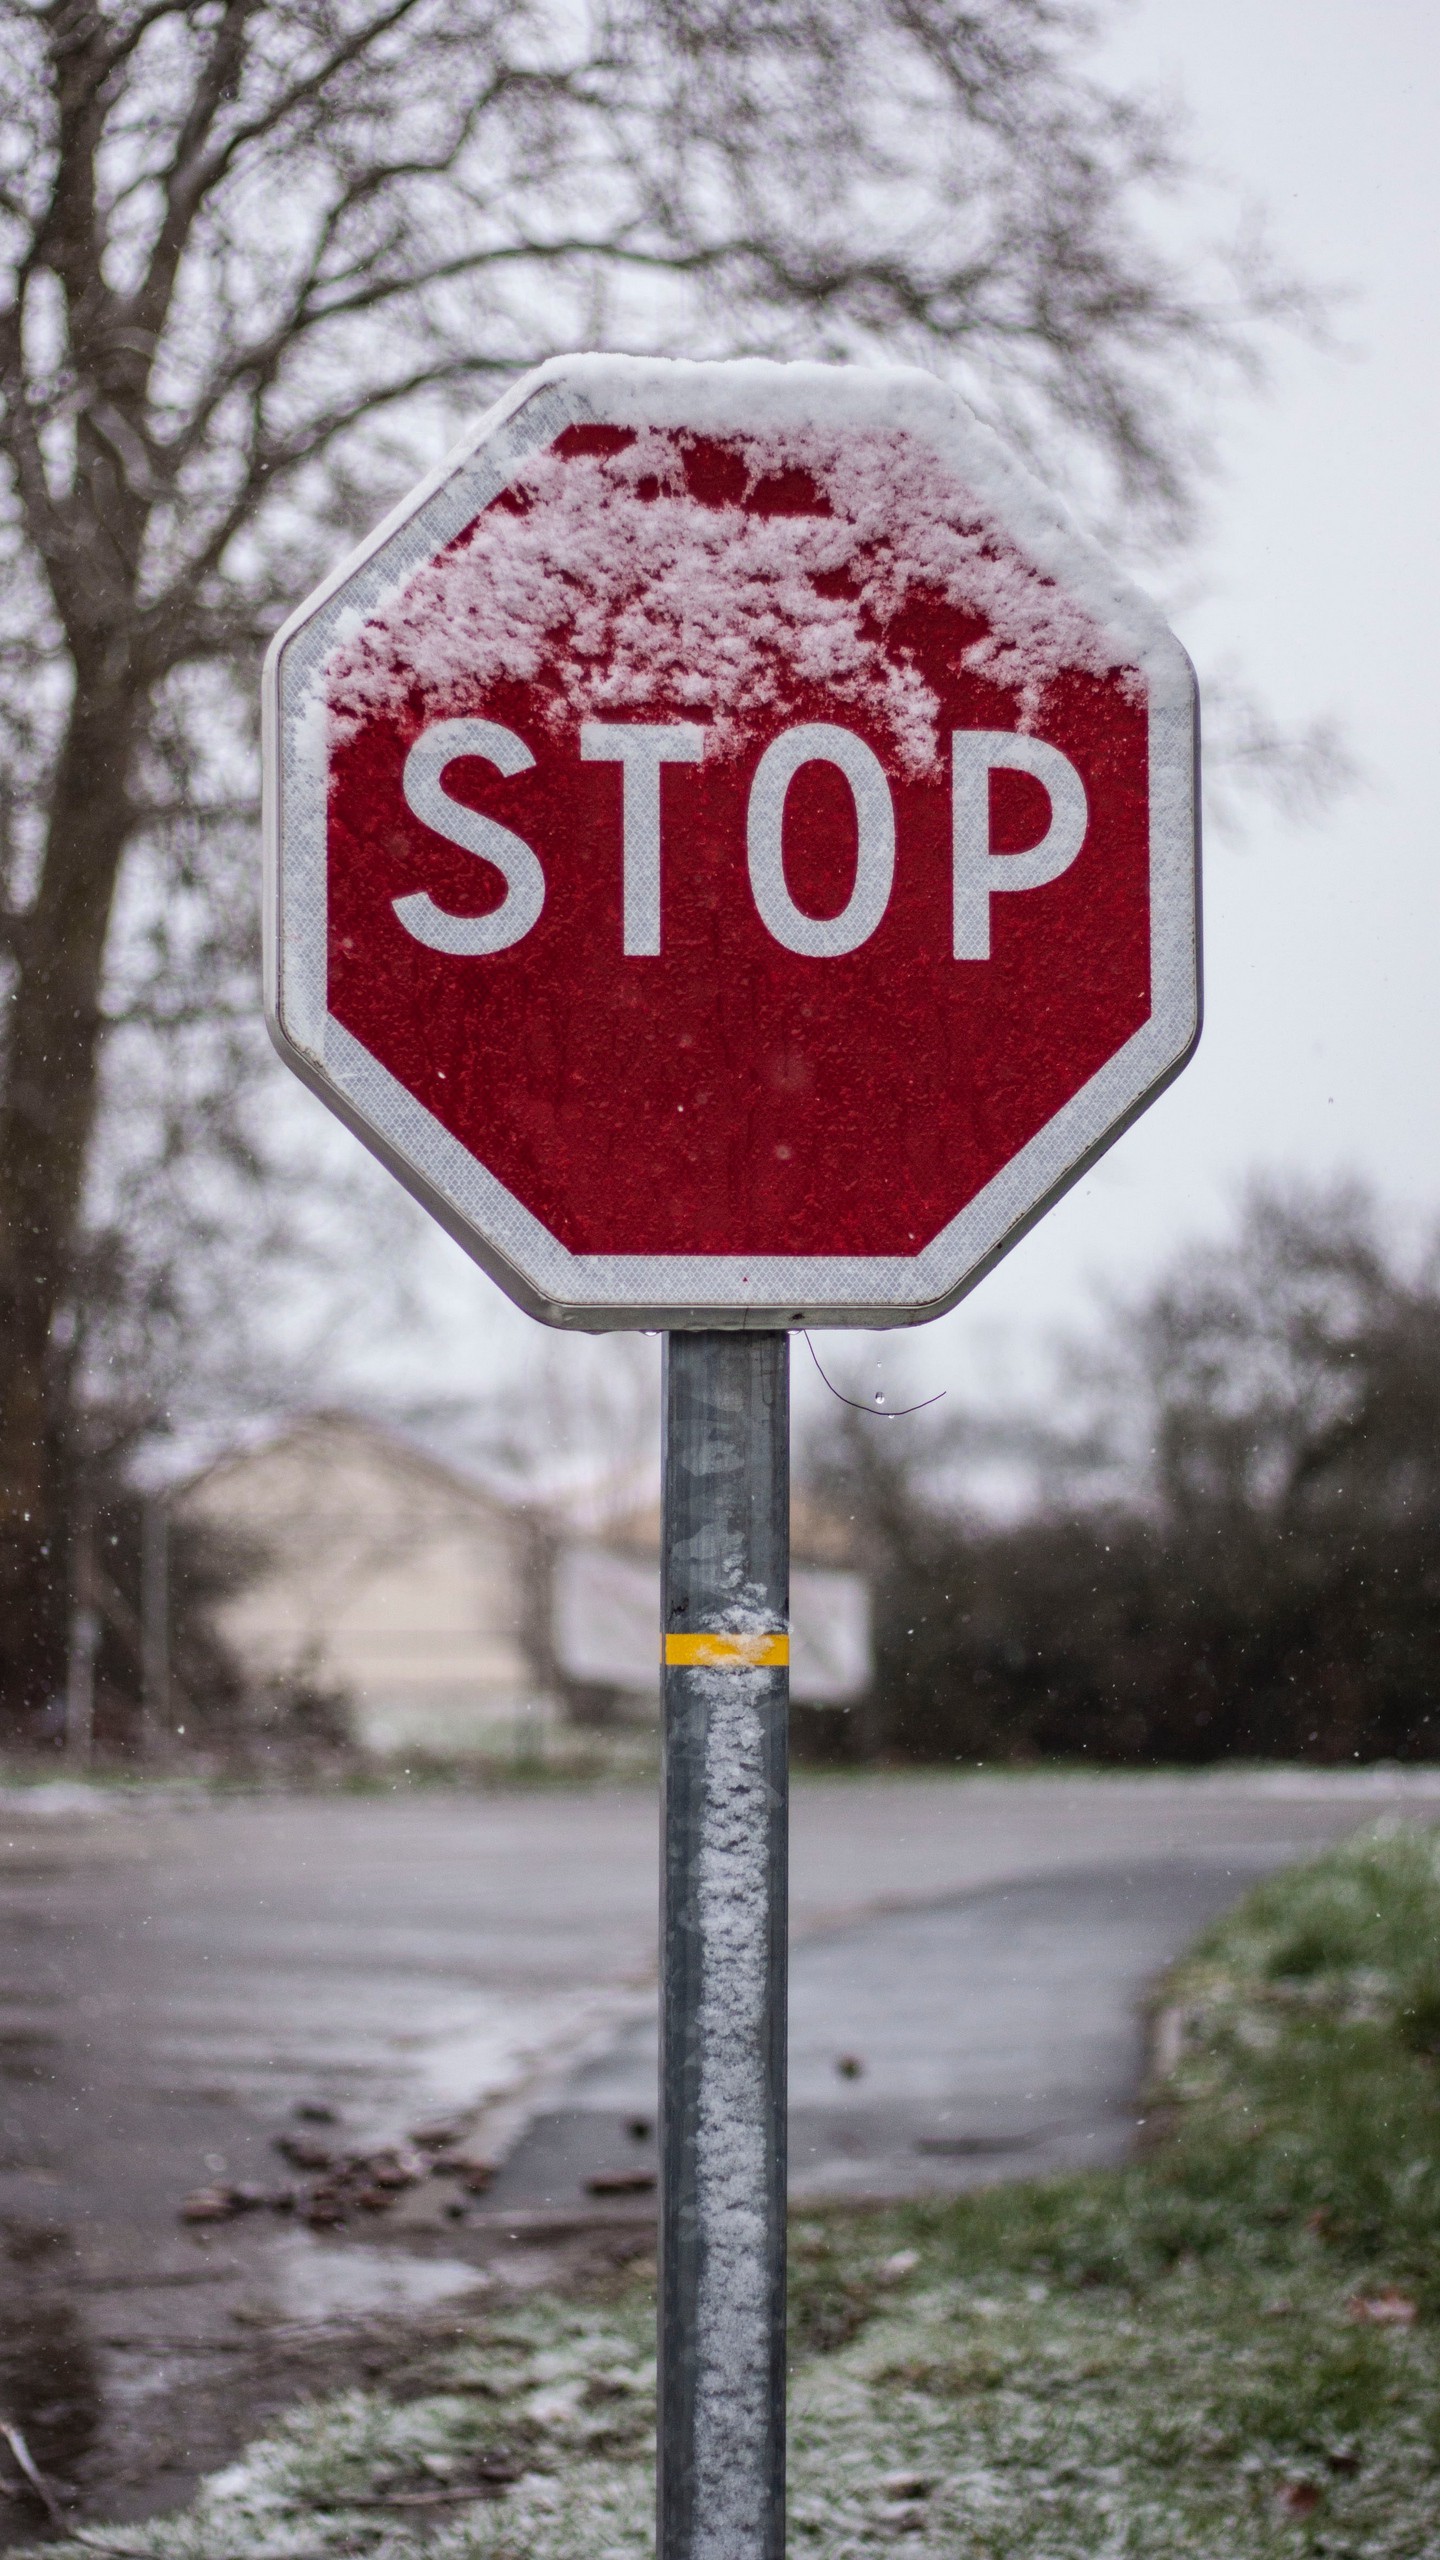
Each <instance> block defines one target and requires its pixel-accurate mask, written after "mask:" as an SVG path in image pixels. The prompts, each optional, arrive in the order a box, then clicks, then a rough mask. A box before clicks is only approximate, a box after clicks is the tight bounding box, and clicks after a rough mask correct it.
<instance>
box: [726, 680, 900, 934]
mask: <svg viewBox="0 0 1440 2560" xmlns="http://www.w3.org/2000/svg"><path fill="white" fill-rule="evenodd" d="M802 764H833V765H835V766H837V767H838V768H839V770H840V772H841V773H843V774H844V776H845V779H846V781H847V782H848V783H849V785H850V792H851V797H852V798H853V800H854V802H855V829H856V845H855V886H854V888H853V889H852V890H851V892H850V896H849V899H848V900H847V902H846V904H845V905H844V906H843V907H842V908H841V910H840V913H839V915H838V916H807V915H806V914H805V912H804V910H803V908H801V907H797V906H796V904H795V901H794V899H793V898H792V897H791V895H790V890H789V885H788V883H787V881H786V878H785V798H786V794H787V792H788V791H789V789H790V785H791V783H792V781H793V780H794V778H795V775H796V774H797V773H798V772H799V770H800V767H801V766H802ZM746 844H747V850H748V853H749V860H750V888H751V892H752V894H753V896H754V899H755V905H756V909H757V911H758V913H759V917H760V921H761V923H762V924H763V925H764V926H765V928H766V931H767V932H769V933H772V934H773V935H774V937H775V940H776V941H777V942H778V943H780V944H782V945H783V947H784V949H785V950H786V951H798V952H799V953H800V955H801V957H802V959H806V960H837V959H838V958H839V957H840V955H841V953H842V952H846V951H858V950H859V948H860V945H861V943H862V942H868V941H869V939H870V936H871V934H872V933H873V932H874V930H875V928H876V926H877V925H878V923H879V922H880V919H881V917H882V916H883V915H884V913H885V910H886V908H887V907H888V905H889V904H890V891H891V887H892V885H893V883H894V879H895V804H894V802H893V800H892V799H891V797H890V785H889V783H888V782H887V781H886V779H885V768H884V766H883V765H882V764H881V762H880V759H879V757H878V756H877V755H876V753H875V751H874V749H873V748H872V747H867V746H866V744H865V741H864V739H863V738H857V737H856V735H855V733H854V731H853V729H837V728H835V727H834V726H833V725H832V724H831V723H830V722H829V721H827V720H813V721H807V722H804V723H802V724H801V726H800V727H798V728H795V729H782V730H781V732H780V735H779V737H778V738H775V739H773V740H772V741H771V743H770V745H769V746H768V747H767V748H766V750H765V753H764V754H763V756H762V757H761V759H760V762H759V764H758V765H757V766H756V768H755V779H754V781H753V782H752V783H751V785H750V809H749V815H748V818H747V820H746Z"/></svg>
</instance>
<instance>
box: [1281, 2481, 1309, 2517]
mask: <svg viewBox="0 0 1440 2560" xmlns="http://www.w3.org/2000/svg"><path fill="white" fill-rule="evenodd" d="M1275 2495H1276V2498H1277V2500H1278V2501H1279V2504H1280V2505H1281V2506H1282V2507H1283V2508H1284V2510H1285V2513H1286V2514H1287V2516H1313V2514H1314V2513H1315V2510H1316V2508H1317V2507H1318V2506H1319V2504H1320V2492H1319V2490H1318V2489H1317V2488H1316V2486H1315V2483H1314V2481H1313V2480H1282V2481H1281V2483H1280V2486H1279V2488H1278V2489H1277V2490H1276V2492H1275Z"/></svg>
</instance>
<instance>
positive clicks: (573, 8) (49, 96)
mask: <svg viewBox="0 0 1440 2560" xmlns="http://www.w3.org/2000/svg"><path fill="white" fill-rule="evenodd" d="M0 28H3V67H0V99H3V118H4V128H3V139H0V420H3V423H0V436H3V454H4V464H5V470H4V485H3V498H0V570H3V593H4V602H3V605H0V724H3V731H4V776H3V786H0V862H3V880H0V944H3V952H4V971H5V983H6V989H7V1011H6V1022H5V1031H4V1052H3V1082H0V1339H3V1345H4V1349H3V1369H0V1626H3V1629H4V1636H3V1646H4V1659H3V1661H0V1698H4V1699H5V1700H8V1702H9V1708H8V1711H9V1713H10V1714H11V1715H12V1717H13V1716H14V1715H17V1714H19V1713H21V1712H22V1710H23V1707H24V1703H25V1701H27V1700H30V1699H33V1698H35V1697H36V1696H37V1695H43V1694H44V1693H45V1692H46V1691H47V1690H48V1689H49V1688H51V1687H52V1686H53V1684H54V1682H55V1679H56V1675H57V1661H58V1649H59V1646H60V1643H61V1622H62V1616H63V1590H64V1572H63V1564H62V1558H61V1548H62V1544H63V1524H64V1518H65V1502H66V1495H65V1485H66V1476H67V1469H68V1467H69V1465H70V1463H71V1451H72V1443H73V1431H72V1407H73V1399H74V1394H75V1380H76V1376H77V1358H76V1349H75V1346H76V1344H77V1341H79V1340H80V1339H81V1337H82V1336H83V1334H84V1329H85V1328H84V1325H83V1323H82V1320H81V1307H80V1301H81V1300H82V1299H83V1297H84V1292H85V1288H86V1286H87V1285H88V1283H87V1280H86V1276H85V1275H87V1274H93V1273H94V1271H95V1269H96V1267H97V1265H96V1253H95V1251H94V1249H93V1248H92V1241H91V1231H92V1229H93V1228H94V1227H95V1224H96V1220H97V1218H98V1219H99V1223H100V1226H101V1228H102V1229H103V1235H102V1239H101V1241H102V1245H103V1247H104V1249H103V1250H102V1251H101V1253H100V1262H101V1264H104V1262H105V1254H106V1252H108V1253H109V1256H110V1261H109V1270H110V1277H111V1284H112V1293H113V1291H114V1290H118V1291H119V1293H120V1295H121V1296H123V1294H124V1287H125V1285H127V1284H126V1283H125V1278H124V1272H123V1270H122V1269H121V1266H122V1265H123V1264H124V1262H125V1249H124V1247H123V1244H122V1245H121V1246H120V1247H119V1248H117V1245H116V1238H117V1236H120V1237H122V1238H123V1232H124V1223H125V1222H124V1216H123V1208H124V1203H123V1199H122V1202H121V1210H122V1214H121V1216H120V1218H119V1220H118V1222H117V1221H116V1220H114V1219H111V1220H110V1221H109V1222H108V1223H107V1222H106V1220H105V1219H104V1217H103V1215H101V1213H100V1212H99V1211H97V1210H96V1208H95V1204H94V1199H93V1195H92V1193H90V1192H87V1184H90V1185H92V1186H93V1184H94V1182H95V1180H96V1178H97V1177H96V1164H97V1154H96V1133H97V1120H98V1119H99V1116H100V1115H101V1113H102V1105H103V1103H104V1101H105V1096H106V1093H107V1083H106V1059H107V1054H108V1055H110V1056H111V1057H112V1058H113V1057H114V1055H115V1054H116V1046H117V1043H118V1044H121V1054H122V1055H124V1056H125V1057H126V1058H127V1059H128V1061H129V1065H128V1067H127V1075H129V1076H132V1077H133V1075H134V1073H135V1058H136V1050H135V1045H134V1044H135V1040H136V1038H137V1037H139V1036H141V1035H145V1034H148V1035H150V1036H151V1037H153V1039H154V1040H155V1041H156V1042H158V1043H159V1044H160V1047H159V1050H158V1051H157V1052H156V1054H157V1055H160V1054H163V1056H164V1058H165V1059H167V1060H168V1061H169V1062H170V1065H169V1069H167V1072H171V1073H172V1075H173V1078H174V1079H177V1080H178V1081H177V1082H175V1084H174V1088H173V1090H172V1092H171V1094H170V1097H169V1099H168V1100H167V1101H166V1103H165V1105H164V1110H170V1111H172V1112H173V1110H174V1109H175V1108H176V1107H177V1106H176V1105H175V1102H174V1093H175V1092H177V1091H178V1092H179V1093H180V1094H181V1095H182V1097H183V1096H184V1095H185V1094H186V1093H187V1092H188V1093H189V1095H190V1102H191V1103H192V1104H193V1105H195V1107H196V1108H198V1107H199V1105H200V1104H201V1103H203V1105H204V1107H205V1109H206V1110H210V1111H213V1110H214V1109H215V1108H216V1107H217V1104H223V1099H224V1095H225V1091H226V1080H227V1076H228V1077H229V1078H230V1081H231V1085H232V1087H233V1085H234V1080H235V1077H236V1074H237V1072H238V1069H237V1065H236V1061H237V1058H238V1055H239V1050H238V1049H237V1047H236V1045H235V1042H236V1040H238V1042H239V1045H240V1047H241V1048H243V1045H244V1039H245V1036H246V1035H245V1034H244V1033H243V1032H237V1033H236V1034H235V1039H233V1040H232V1039H231V1037H230V1028H231V1026H233V1025H234V1024H235V1023H236V1022H237V1021H238V1017H239V1010H240V1008H241V1004H242V990H245V989H246V987H247V978H246V972H247V968H248V955H247V952H246V949H245V938H246V934H245V929H244V928H235V929H231V930H227V931H220V932H217V930H216V916H217V914H219V915H220V916H221V919H222V922H225V921H226V920H227V918H228V917H231V916H233V909H232V910H225V908H224V900H223V897H218V899H212V884H218V886H219V888H220V889H222V890H223V887H224V884H225V882H226V880H227V879H229V880H231V881H232V882H233V879H234V877H235V849H236V846H237V843H241V842H244V841H246V840H247V827H248V820H247V816H246V812H247V809H248V804H249V799H250V795H251V792H252V789H253V750H252V741H251V738H250V734H249V712H248V702H249V691H248V672H247V671H248V670H249V669H250V668H251V667H252V665H253V660H254V657H255V653H256V652H257V650H258V649H259V647H260V646H261V644H262V642H263V640H264V638H265V636H266V634H267V633H268V631H269V630H270V629H271V628H272V627H273V625H274V623H275V621H276V619H277V617H278V616H279V615H280V613H281V610H282V608H283V607H285V606H287V605H288V604H289V603H290V602H291V601H293V599H294V598H295V596H296V595H297V594H299V593H300V592H302V591H303V589H304V587H305V586H306V584H307V582H308V581H309V580H310V579H311V577H312V576H313V575H314V574H315V573H316V572H317V571H318V569H319V568H320V567H321V566H322V565H323V563H324V562H326V561H327V560H328V559H329V558H330V557H332V556H333V553H334V550H335V548H336V546H337V542H338V540H339V538H340V536H341V535H342V534H343V533H345V532H346V531H347V530H349V529H352V528H353V527H354V526H355V525H357V524H358V523H359V522H361V521H362V520H365V519H366V518H368V517H369V516H370V515H371V514H372V513H373V512H374V511H375V509H376V507H377V506H378V504H379V503H380V500H381V498H382V496H383V497H388V496H389V495H391V494H392V493H393V492H394V490H395V488H396V487H397V485H399V484H401V483H403V481H404V479H405V478H406V477H407V476H408V475H409V474H410V473H411V471H412V470H413V469H414V467H415V465H416V463H417V462H418V461H419V460H420V459H422V458H424V459H429V458H430V457H431V456H432V455H433V453H434V451H435V450H436V447H437V443H438V441H439V438H440V436H441V434H442V433H443V432H444V430H445V428H446V426H447V423H448V421H449V419H450V415H451V412H452V410H453V409H454V407H455V405H456V404H457V403H459V402H462V401H463V402H466V403H471V404H473V400H474V397H475V394H476V392H477V390H478V389H481V388H483V387H484V386H486V385H487V384H494V383H496V382H497V381H498V380H499V379H500V378H502V377H503V376H505V375H506V374H508V373H509V372H511V371H512V370H513V369H514V368H515V367H517V366H518V365H520V364H522V363H527V362H530V361H533V360H536V359H538V358H540V357H542V356H543V355H545V354H546V353H548V352H551V351H553V350H555V349H557V348H561V347H565V346H572V345H576V344H586V343H591V344H593V343H595V342H597V341H601V342H609V343H611V344H623V345H629V346H632V347H647V346H649V347H660V348H664V349H668V350H671V351H677V350H681V349H689V350H691V351H700V352H723V353H731V352H735V351H737V350H741V349H751V350H756V349H759V350H765V351H769V352H775V353H784V352H795V351H802V350H803V351H805V352H809V353H816V352H819V353H821V354H827V355H833V356H850V357H856V356H858V357H861V358H863V357H865V356H867V355H871V354H874V353H876V352H878V351H881V350H883V351H884V352H885V353H887V354H890V355H894V354H896V353H900V354H904V355H907V356H909V357H911V358H916V359H918V360H920V361H921V362H925V363H929V364H931V365H935V366H940V367H943V368H945V369H947V370H949V371H950V372H951V373H952V374H953V375H954V376H955V377H956V378H957V379H958V380H959V381H960V382H961V384H962V385H963V387H964V388H966V389H967V390H968V391H969V393H970V394H971V396H972V397H973V398H975V399H976V400H977V402H978V403H979V404H980V405H981V406H982V407H984V408H986V409H988V410H989V411H990V412H991V413H992V414H994V415H997V416H999V417H1001V418H1002V419H1003V421H1004V422H1005V423H1006V424H1007V425H1008V427H1009V429H1010V431H1011V432H1012V434H1016V435H1019V436H1020V437H1022V438H1023V439H1024V440H1025V441H1027V442H1028V443H1029V444H1030V445H1031V446H1032V447H1033V448H1036V449H1037V450H1043V451H1044V452H1045V453H1046V454H1047V455H1048V456H1049V457H1050V459H1051V461H1052V463H1053V460H1054V457H1055V455H1056V453H1057V452H1059V451H1061V450H1062V449H1063V452H1064V454H1065V455H1066V457H1067V468H1068V470H1069V472H1070V477H1071V482H1072V485H1073V487H1074V488H1075V490H1076V491H1077V493H1078V494H1079V496H1080V498H1081V500H1082V502H1083V503H1084V504H1086V505H1087V506H1088V507H1089V509H1090V510H1091V512H1092V514H1094V515H1097V516H1105V517H1108V518H1109V519H1110V520H1112V521H1113V522H1119V523H1121V524H1123V526H1124V528H1125V530H1126V532H1127V533H1128V534H1129V535H1130V536H1132V537H1139V536H1142V535H1143V536H1145V537H1147V538H1149V537H1155V536H1157V535H1158V536H1162V537H1163V536H1170V535H1174V534H1176V533H1178V532H1181V531H1183V530H1184V529H1185V527H1186V526H1187V524H1188V522H1189V520H1190V516H1191V512H1192V509H1193V502H1194V496H1195V490H1196V486H1197V479H1198V476H1199V475H1201V473H1202V472H1203V467H1204V464H1205V460H1206V455H1205V451H1204V447H1203V442H1202V440H1201V436H1200V431H1199V430H1198V429H1197V428H1196V426H1195V425H1194V423H1193V421H1194V420H1195V419H1196V418H1197V417H1200V418H1203V417H1204V416H1205V415H1207V414H1208V412H1207V409H1206V402H1207V401H1208V400H1209V398H1210V396H1211V395H1212V394H1213V391H1214V388H1215V385H1216V383H1217V380H1218V379H1219V378H1220V377H1221V376H1223V375H1224V374H1225V373H1227V372H1229V373H1231V374H1234V373H1235V372H1236V371H1237V370H1239V371H1242V372H1243V371H1244V370H1245V369H1246V368H1247V367H1253V364H1254V361H1255V349H1256V343H1257V341H1256V328H1257V324H1259V323H1262V322H1264V321H1266V320H1267V319H1269V318H1271V317H1273V316H1274V314H1275V313H1276V311H1277V310H1279V309H1280V308H1281V307H1282V306H1284V305H1285V304H1286V301H1287V296H1286V293H1285V291H1284V289H1283V287H1281V286H1277V285H1275V284H1274V283H1272V282H1271V281H1270V280H1269V279H1268V277H1267V276H1266V274H1265V273H1264V271H1263V269H1262V267H1261V266H1260V265H1259V264H1258V263H1257V262H1256V261H1254V260H1250V261H1249V262H1248V263H1247V262H1246V261H1244V260H1241V261H1240V262H1239V263H1238V264H1237V263H1235V262H1231V263H1229V264H1228V265H1227V264H1226V262H1225V261H1224V260H1223V259H1221V258H1219V257H1216V256H1211V255H1210V254H1209V253H1208V252H1205V251H1203V250H1199V249H1197V251H1196V252H1195V254H1194V255H1193V256H1191V257H1186V258H1181V257H1177V256H1175V255H1172V254H1170V253H1168V252H1166V251H1165V250H1164V249H1162V248H1161V247H1159V246H1158V245H1157V244H1156V239H1155V236H1154V234H1153V233H1152V230H1151V228H1150V226H1149V220H1148V216H1149V210H1150V205H1151V200H1152V199H1153V197H1154V196H1155V194H1156V192H1157V191H1163V190H1166V189H1170V190H1173V189H1174V188H1175V187H1176V186H1177V185H1178V184H1179V183H1180V181H1181V179H1182V177H1183V171H1182V170H1181V168H1180V166H1179V164H1178V162H1177V160H1176V157H1175V154H1174V151H1173V148H1172V143H1171V138H1170V134H1169V130H1168V127H1167V124H1166V121H1165V119H1164V118H1163V117H1162V116H1160V115H1158V114H1157V113H1156V112H1154V111H1153V110H1152V109H1151V108H1150V107H1149V106H1147V105H1146V104H1144V103H1143V102H1137V101H1136V100H1134V99H1131V98H1125V97H1117V96H1115V95H1113V94H1111V93H1109V92H1108V91H1107V90H1106V89H1105V88H1104V87H1103V86H1101V85H1099V84H1098V83H1097V82H1096V81H1095V80H1094V79H1093V78H1091V77H1090V76H1088V74H1087V71H1086V68H1085V62H1084V47H1085V44H1086V42H1087V40H1088V36H1089V31H1090V12H1089V9H1088V8H1087V7H1086V6H1083V5H1081V0H970V5H963V0H594V5H592V6H589V7H587V6H586V5H585V0H503V5H502V0H42V4H41V5H38V6H35V5H31V4H30V0H0ZM237 830H238V833H237ZM245 1000H248V995H247V996H246V997H245ZM127 1041H128V1042H129V1043H130V1046H129V1048H128V1049H126V1048H125V1047H124V1046H123V1044H125V1043H126V1042H127ZM227 1041H229V1043H230V1045H229V1046H228V1047H227ZM187 1080H188V1081H187ZM108 1090H109V1092H110V1093H111V1094H112V1096H113V1095H115V1093H116V1090H117V1080H116V1079H115V1078H114V1077H113V1075H112V1078H111V1081H110V1085H109V1087H108ZM187 1107H188V1106H187ZM161 1117H162V1120H163V1118H164V1111H163V1110H162V1113H161ZM222 1117H223V1112H222ZM183 1118H184V1114H183V1111H182V1113H181V1120H180V1121H179V1122H176V1123H175V1126H176V1127H180V1126H181V1125H182V1123H183ZM234 1137H235V1153H236V1160H237V1161H242V1160H243V1158H244V1156H245V1150H246V1148H247V1147H251V1148H252V1149H253V1144H254V1136H253V1129H252V1130H251V1132H250V1133H248V1134H247V1133H246V1131H245V1130H244V1129H241V1128H237V1129H236V1131H235V1132H234ZM121 1156H122V1159H123V1148H122V1150H121ZM101 1187H102V1189H103V1188H104V1185H103V1183H102V1185H101ZM122 1189H123V1185H122ZM111 1191H112V1195H113V1192H114V1185H113V1182H112V1184H111ZM117 1253H118V1259H117ZM142 1259H143V1257H142ZM117 1275H118V1276H117ZM147 1285H148V1284H147Z"/></svg>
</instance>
